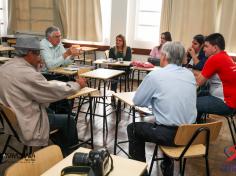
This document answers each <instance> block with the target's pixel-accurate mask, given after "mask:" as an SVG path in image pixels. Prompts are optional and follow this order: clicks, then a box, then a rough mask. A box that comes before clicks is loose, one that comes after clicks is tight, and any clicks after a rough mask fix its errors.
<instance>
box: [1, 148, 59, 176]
mask: <svg viewBox="0 0 236 176" xmlns="http://www.w3.org/2000/svg"><path fill="white" fill-rule="evenodd" d="M62 159H63V156H62V152H61V149H60V147H59V146H57V145H51V146H48V147H45V148H43V149H40V150H38V151H36V152H35V153H33V154H32V156H31V157H29V158H23V159H21V160H19V161H18V162H17V163H15V164H13V165H11V166H10V167H8V168H7V170H6V172H5V174H4V176H26V175H31V176H39V175H41V174H43V173H44V172H45V171H46V170H48V169H49V168H50V167H52V166H53V165H55V164H56V163H58V162H59V161H61V160H62Z"/></svg>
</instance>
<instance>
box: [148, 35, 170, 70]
mask: <svg viewBox="0 0 236 176" xmlns="http://www.w3.org/2000/svg"><path fill="white" fill-rule="evenodd" d="M167 41H172V38H171V34H170V32H168V31H167V32H163V33H161V38H160V45H159V46H155V47H154V48H153V49H152V51H151V52H150V58H148V62H150V63H152V64H153V65H156V66H160V53H161V48H162V46H163V44H164V43H165V42H167Z"/></svg>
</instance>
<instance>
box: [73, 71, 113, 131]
mask: <svg viewBox="0 0 236 176" xmlns="http://www.w3.org/2000/svg"><path fill="white" fill-rule="evenodd" d="M88 71H91V68H90V69H84V70H79V71H78V76H79V75H80V74H82V73H86V72H88ZM100 83H101V81H99V83H98V90H97V91H96V92H92V93H91V94H90V98H92V101H93V106H92V107H93V109H92V116H93V119H94V116H95V115H97V116H100V115H98V114H95V112H96V107H97V104H98V103H100V101H99V100H100V99H102V98H104V94H103V91H102V90H101V89H100V87H101V86H100ZM88 84H89V86H90V87H91V86H92V84H91V82H89V83H88ZM94 88H96V80H95V84H94ZM113 93H114V92H113V91H110V90H107V91H106V95H105V98H111V97H112V94H113ZM86 99H88V96H84V97H83V98H80V99H79V103H78V104H79V106H78V110H77V116H76V118H75V119H76V122H77V120H78V114H79V113H80V112H81V113H86V116H85V118H86V117H87V115H88V112H89V110H90V108H91V106H89V107H88V109H87V112H82V111H80V110H81V107H82V105H83V104H84V103H86V102H84V101H85V100H86ZM108 105H109V104H108ZM106 107H107V105H106ZM90 112H91V111H90ZM105 129H106V132H108V125H107V120H106V118H104V119H103V134H104V130H105Z"/></svg>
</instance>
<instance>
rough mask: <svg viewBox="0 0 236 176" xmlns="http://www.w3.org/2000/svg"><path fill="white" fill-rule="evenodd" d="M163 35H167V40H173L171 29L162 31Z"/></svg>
mask: <svg viewBox="0 0 236 176" xmlns="http://www.w3.org/2000/svg"><path fill="white" fill-rule="evenodd" d="M161 35H164V36H165V40H166V41H170V42H171V41H172V38H171V34H170V32H169V31H166V32H162V33H161Z"/></svg>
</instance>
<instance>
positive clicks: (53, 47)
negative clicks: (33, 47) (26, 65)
mask: <svg viewBox="0 0 236 176" xmlns="http://www.w3.org/2000/svg"><path fill="white" fill-rule="evenodd" d="M45 37H46V38H45V39H43V40H42V41H41V42H40V47H41V49H42V50H41V51H40V54H41V57H42V59H43V60H44V62H45V64H46V69H51V68H56V67H59V66H66V65H69V64H71V63H72V62H73V60H72V59H73V57H74V56H78V55H79V50H78V49H76V48H75V47H70V48H68V49H67V50H65V48H64V46H63V45H62V43H61V32H60V29H59V28H58V27H55V26H51V27H49V28H47V29H46V32H45Z"/></svg>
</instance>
